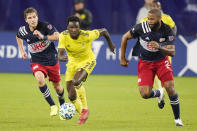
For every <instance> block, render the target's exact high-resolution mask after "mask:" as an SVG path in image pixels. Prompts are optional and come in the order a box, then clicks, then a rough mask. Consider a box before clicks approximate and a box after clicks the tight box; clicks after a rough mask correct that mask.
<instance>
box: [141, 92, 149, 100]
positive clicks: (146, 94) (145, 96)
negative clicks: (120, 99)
mask: <svg viewBox="0 0 197 131" xmlns="http://www.w3.org/2000/svg"><path fill="white" fill-rule="evenodd" d="M149 96H150V94H148V93H141V97H142V98H144V99H148V98H149Z"/></svg>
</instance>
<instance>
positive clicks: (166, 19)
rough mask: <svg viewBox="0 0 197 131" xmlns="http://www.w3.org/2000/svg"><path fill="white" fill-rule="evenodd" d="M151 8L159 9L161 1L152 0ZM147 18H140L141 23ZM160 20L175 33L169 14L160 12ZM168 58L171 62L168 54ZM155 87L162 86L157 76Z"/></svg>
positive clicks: (173, 23)
mask: <svg viewBox="0 0 197 131" xmlns="http://www.w3.org/2000/svg"><path fill="white" fill-rule="evenodd" d="M151 9H160V10H161V3H160V2H159V1H158V0H153V2H152V6H151ZM147 20H148V17H145V18H143V19H142V20H141V23H142V22H144V21H147ZM161 20H162V22H163V23H164V24H166V25H168V26H169V27H170V28H171V29H172V30H173V33H174V35H176V33H177V28H176V25H175V22H174V21H173V19H172V18H171V17H170V16H169V15H167V14H164V13H162V16H161ZM168 59H169V61H170V62H172V61H171V57H170V56H169V57H168ZM155 87H156V88H157V89H159V88H161V87H162V85H161V82H160V80H159V79H158V77H157V76H156V77H155Z"/></svg>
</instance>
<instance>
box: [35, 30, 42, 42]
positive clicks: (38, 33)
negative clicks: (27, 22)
mask: <svg viewBox="0 0 197 131" xmlns="http://www.w3.org/2000/svg"><path fill="white" fill-rule="evenodd" d="M33 34H34V35H36V36H37V37H38V38H39V39H41V40H43V39H44V35H43V34H42V33H40V31H38V30H35V31H34V32H33Z"/></svg>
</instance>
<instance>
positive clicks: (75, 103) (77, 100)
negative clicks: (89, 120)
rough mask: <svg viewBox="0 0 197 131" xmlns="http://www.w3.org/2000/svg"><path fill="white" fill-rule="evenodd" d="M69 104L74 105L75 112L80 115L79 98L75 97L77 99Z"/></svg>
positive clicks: (80, 105)
mask: <svg viewBox="0 0 197 131" xmlns="http://www.w3.org/2000/svg"><path fill="white" fill-rule="evenodd" d="M71 102H72V103H73V104H74V105H75V108H76V111H77V112H78V113H79V114H81V110H82V104H81V101H80V98H79V97H78V96H77V99H76V100H74V101H71Z"/></svg>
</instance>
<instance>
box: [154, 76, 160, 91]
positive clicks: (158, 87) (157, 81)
mask: <svg viewBox="0 0 197 131" xmlns="http://www.w3.org/2000/svg"><path fill="white" fill-rule="evenodd" d="M155 88H156V89H160V88H162V86H161V81H160V80H159V78H158V77H157V76H155Z"/></svg>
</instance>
